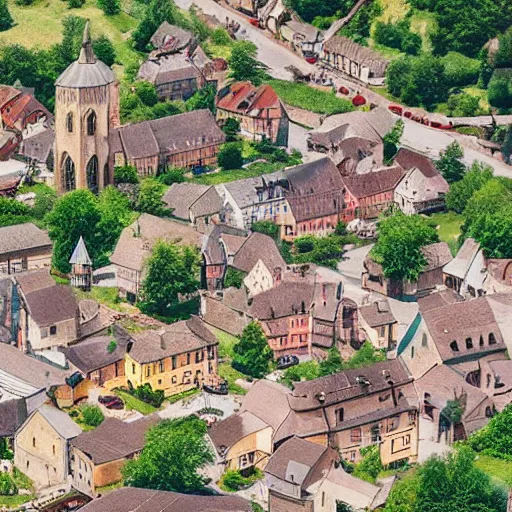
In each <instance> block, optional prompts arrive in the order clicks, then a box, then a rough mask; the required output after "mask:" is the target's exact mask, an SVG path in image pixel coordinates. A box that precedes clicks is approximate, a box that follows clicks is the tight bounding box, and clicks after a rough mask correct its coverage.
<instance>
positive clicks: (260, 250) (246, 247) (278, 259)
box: [232, 232, 286, 272]
mask: <svg viewBox="0 0 512 512" xmlns="http://www.w3.org/2000/svg"><path fill="white" fill-rule="evenodd" d="M258 260H261V261H262V262H263V263H264V264H265V266H266V267H267V268H268V269H269V271H270V272H273V271H274V270H275V269H276V268H280V269H281V270H284V269H285V268H286V263H285V261H284V260H283V257H282V256H281V253H280V252H279V249H278V248H277V245H276V243H275V242H274V240H273V239H272V238H271V237H270V236H268V235H264V234H262V233H257V232H255V233H252V234H251V236H249V238H247V239H246V240H245V242H244V244H243V245H242V247H240V249H239V250H238V251H237V253H236V254H235V257H234V258H233V264H232V266H233V267H234V268H236V269H238V270H242V271H243V272H250V271H251V270H252V269H253V268H254V265H256V263H258Z"/></svg>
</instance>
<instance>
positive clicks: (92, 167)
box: [86, 155, 98, 194]
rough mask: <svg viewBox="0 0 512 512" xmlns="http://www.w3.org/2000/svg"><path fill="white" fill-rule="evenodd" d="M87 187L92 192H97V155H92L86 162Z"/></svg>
mask: <svg viewBox="0 0 512 512" xmlns="http://www.w3.org/2000/svg"><path fill="white" fill-rule="evenodd" d="M86 174H87V188H88V189H89V190H90V191H91V192H92V193H93V194H97V193H98V157H97V156H96V155H94V156H92V157H91V159H90V160H89V163H88V164H87V169H86Z"/></svg>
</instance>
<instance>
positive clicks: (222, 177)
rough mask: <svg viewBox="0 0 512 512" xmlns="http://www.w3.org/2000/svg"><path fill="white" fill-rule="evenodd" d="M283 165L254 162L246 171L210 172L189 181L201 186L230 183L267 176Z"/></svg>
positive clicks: (283, 165)
mask: <svg viewBox="0 0 512 512" xmlns="http://www.w3.org/2000/svg"><path fill="white" fill-rule="evenodd" d="M284 167H285V164H282V163H280V162H276V163H270V162H256V163H254V164H252V165H250V166H249V167H247V168H246V169H233V170H231V171H220V172H212V173H209V174H202V175H201V176H196V177H194V178H192V179H191V180H190V181H191V182H192V183H200V184H201V185H219V184H220V183H228V182H230V181H236V180H243V179H245V178H254V177H255V176H261V175H262V174H269V173H272V172H276V171H279V170H280V169H283V168H284Z"/></svg>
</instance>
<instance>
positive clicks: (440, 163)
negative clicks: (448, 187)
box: [435, 141, 466, 183]
mask: <svg viewBox="0 0 512 512" xmlns="http://www.w3.org/2000/svg"><path fill="white" fill-rule="evenodd" d="M463 157H464V151H463V149H462V147H461V146H460V144H459V143H458V142H457V141H453V142H452V143H451V144H450V145H448V146H447V147H446V149H445V150H444V151H441V156H440V158H439V160H437V161H436V162H435V166H436V168H437V170H438V171H439V172H440V173H441V174H442V175H443V177H444V179H445V180H446V181H447V182H448V183H454V182H456V181H459V180H461V179H462V178H463V177H464V174H465V172H466V166H465V165H464V163H463V162H462V158H463Z"/></svg>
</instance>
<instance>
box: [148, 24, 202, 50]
mask: <svg viewBox="0 0 512 512" xmlns="http://www.w3.org/2000/svg"><path fill="white" fill-rule="evenodd" d="M171 40H173V42H174V43H175V44H174V45H173V47H174V49H175V50H180V49H182V48H184V47H185V46H187V45H188V44H189V43H190V42H191V41H192V32H189V31H188V30H184V29H182V28H181V27H178V26H176V25H171V24H170V23H169V22H167V21H164V22H163V23H162V24H161V25H160V26H159V27H158V28H157V30H156V32H155V33H154V34H153V35H152V36H151V39H150V42H151V44H152V45H153V46H154V47H156V48H161V47H162V46H164V45H165V44H166V43H169V42H171Z"/></svg>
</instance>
